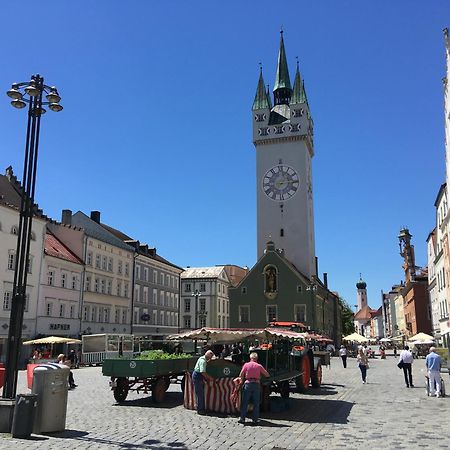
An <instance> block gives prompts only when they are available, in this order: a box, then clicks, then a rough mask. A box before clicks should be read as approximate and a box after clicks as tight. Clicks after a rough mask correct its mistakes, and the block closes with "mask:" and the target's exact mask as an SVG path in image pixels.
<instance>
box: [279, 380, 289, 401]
mask: <svg viewBox="0 0 450 450" xmlns="http://www.w3.org/2000/svg"><path fill="white" fill-rule="evenodd" d="M290 393H291V391H290V388H289V381H283V382H282V383H281V384H280V395H281V398H289V394H290Z"/></svg>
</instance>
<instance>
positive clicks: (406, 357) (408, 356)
mask: <svg viewBox="0 0 450 450" xmlns="http://www.w3.org/2000/svg"><path fill="white" fill-rule="evenodd" d="M413 361H414V357H413V354H412V352H411V351H410V350H409V347H408V346H407V345H405V348H404V349H403V350H402V351H401V352H400V358H399V360H398V362H399V364H401V366H402V369H403V375H404V376H405V383H406V387H407V388H409V387H414V384H413V379H412V363H413Z"/></svg>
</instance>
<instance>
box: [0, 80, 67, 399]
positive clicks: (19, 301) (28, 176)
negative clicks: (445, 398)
mask: <svg viewBox="0 0 450 450" xmlns="http://www.w3.org/2000/svg"><path fill="white" fill-rule="evenodd" d="M44 93H46V99H47V101H43V100H42V96H43V94H44ZM6 94H7V95H8V97H10V98H12V101H11V105H12V106H14V107H15V108H17V109H22V108H25V106H26V105H27V103H28V125H27V135H26V143H25V160H24V165H23V178H22V184H23V186H22V187H23V189H22V198H21V202H20V215H19V230H18V233H17V247H16V255H15V267H14V283H13V298H12V305H11V316H10V321H9V333H8V348H7V356H6V373H5V375H6V380H5V387H4V389H3V398H9V399H13V398H14V397H15V395H16V389H17V369H18V367H17V366H18V362H19V353H20V345H21V338H22V326H23V313H24V307H25V293H26V288H27V275H28V265H29V256H30V240H31V223H32V220H33V209H34V192H35V185H36V170H37V158H38V147H39V131H40V125H41V116H42V114H45V112H46V110H45V109H44V108H43V105H48V107H49V109H51V110H52V111H54V112H59V111H61V110H62V109H63V107H62V106H61V105H60V104H59V102H60V100H61V97H60V96H59V94H58V91H57V89H56V88H55V87H50V86H47V85H45V84H44V78H43V77H41V76H40V75H33V76H32V77H31V81H27V82H24V83H14V84H13V85H12V87H11V89H10V90H9V91H8V92H7V93H6Z"/></svg>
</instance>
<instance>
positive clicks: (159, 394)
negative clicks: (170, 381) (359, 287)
mask: <svg viewBox="0 0 450 450" xmlns="http://www.w3.org/2000/svg"><path fill="white" fill-rule="evenodd" d="M166 391H167V380H166V377H160V378H158V379H157V380H156V382H155V384H154V385H153V389H152V398H153V401H154V402H155V403H161V402H162V401H163V400H164V397H165V395H166Z"/></svg>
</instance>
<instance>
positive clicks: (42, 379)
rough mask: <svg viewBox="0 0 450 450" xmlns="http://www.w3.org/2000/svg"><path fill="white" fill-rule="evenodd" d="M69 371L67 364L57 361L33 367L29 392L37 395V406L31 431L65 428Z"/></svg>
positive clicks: (49, 430)
mask: <svg viewBox="0 0 450 450" xmlns="http://www.w3.org/2000/svg"><path fill="white" fill-rule="evenodd" d="M69 372H70V369H69V368H68V367H67V366H65V365H63V364H57V363H48V364H41V365H39V366H38V367H36V368H35V369H34V372H33V388H32V391H31V392H32V393H33V394H37V395H38V406H37V410H36V417H35V421H34V427H33V433H51V432H54V431H64V430H65V428H66V413H67V393H68V378H69Z"/></svg>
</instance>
